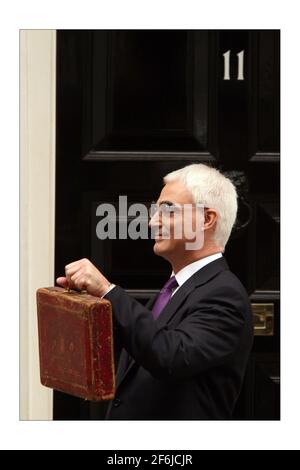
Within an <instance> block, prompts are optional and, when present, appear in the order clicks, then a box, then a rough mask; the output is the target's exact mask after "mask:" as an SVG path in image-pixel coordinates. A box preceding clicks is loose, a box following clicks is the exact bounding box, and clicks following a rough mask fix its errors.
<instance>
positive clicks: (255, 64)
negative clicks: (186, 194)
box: [54, 30, 280, 419]
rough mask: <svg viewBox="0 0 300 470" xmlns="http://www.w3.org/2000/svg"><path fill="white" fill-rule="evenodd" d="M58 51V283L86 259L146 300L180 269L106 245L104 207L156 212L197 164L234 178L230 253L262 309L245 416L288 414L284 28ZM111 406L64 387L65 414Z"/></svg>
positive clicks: (98, 412) (91, 414) (97, 415)
mask: <svg viewBox="0 0 300 470" xmlns="http://www.w3.org/2000/svg"><path fill="white" fill-rule="evenodd" d="M57 48H58V49H57V162H56V256H55V266H56V275H60V274H61V273H62V272H63V270H64V266H65V265H66V264H67V263H69V262H71V261H73V260H75V259H79V258H81V257H88V258H90V259H91V260H92V261H93V262H94V263H95V264H96V265H98V266H99V267H100V268H101V269H102V270H103V272H104V273H105V274H106V275H107V276H108V277H109V278H110V279H111V280H112V281H114V282H116V283H118V284H120V285H122V286H123V287H124V288H125V289H127V290H128V292H129V293H130V295H133V296H134V297H135V298H137V299H139V300H140V301H141V302H143V303H145V302H146V301H147V300H148V299H149V298H150V297H152V296H153V295H155V293H156V292H157V291H158V289H159V288H160V286H161V285H162V284H163V283H164V280H165V278H166V276H168V274H169V271H170V267H169V265H168V264H167V263H166V262H165V261H164V260H162V259H160V258H158V257H155V256H154V255H153V253H152V245H153V243H152V241H151V240H136V241H132V240H118V239H117V240H99V239H98V238H97V236H96V227H97V223H98V222H99V220H100V218H99V217H98V216H97V215H96V208H97V206H98V205H99V204H100V203H102V202H106V203H112V204H114V205H115V207H116V208H118V203H119V196H120V195H126V196H127V197H128V204H129V203H131V202H143V203H147V204H149V205H150V203H151V201H153V200H155V199H156V198H157V195H158V194H159V192H160V189H161V185H162V178H163V176H164V175H165V174H166V173H168V172H170V171H172V170H175V169H177V168H180V167H182V166H184V165H187V164H189V163H193V162H204V163H208V164H211V165H214V166H216V167H217V168H220V169H221V170H222V171H225V172H226V173H227V174H228V176H229V177H230V178H232V180H233V181H234V182H235V184H236V187H237V189H238V194H239V212H238V220H237V223H236V225H235V227H234V231H233V234H232V237H231V239H230V241H229V243H228V245H227V247H226V258H227V260H228V262H229V265H230V266H231V268H232V270H233V271H234V272H235V273H236V274H237V275H238V276H239V278H240V279H241V281H242V282H243V284H244V285H245V287H246V289H247V291H248V293H249V296H250V299H251V302H252V303H253V310H254V314H255V312H258V313H256V317H255V318H256V321H257V324H256V326H257V330H256V333H257V335H256V336H255V342H254V347H253V353H252V356H251V359H250V361H249V366H248V370H247V374H246V378H245V384H244V387H243V392H242V394H241V397H240V399H239V402H238V404H237V407H236V412H235V418H236V419H279V344H280V343H279V338H280V320H279V319H280V317H279V315H280V312H279V233H280V232H279V217H280V213H279V177H280V176H279V151H280V148H279V111H280V110H279V103H280V96H279V31H273V30H265V31H249V30H241V31H240V30H233V31H232V30H222V31H185V30H179V31H177V30H174V31H173V30H168V31H163V30H153V31H152V30H150V31H147V30H142V31H139V30H134V31H126V30H122V31H82V30H81V31H71V30H68V31H58V38H57ZM119 222H120V223H122V222H121V219H120V220H119ZM257 305H258V307H257ZM265 305H269V306H270V305H271V306H272V307H271V310H272V312H273V314H272V315H273V316H272V319H270V318H271V317H270V316H268V317H265V316H264V312H269V310H268V309H269V307H267V308H266V309H265V308H264V306H265ZM257 308H258V310H257ZM259 312H260V313H259ZM267 321H268V322H270V321H272V322H273V330H272V331H273V333H272V334H271V335H270V334H269V333H270V330H268V328H267V327H269V323H268V325H267V324H266V322H267ZM265 327H266V328H265ZM115 339H116V361H117V360H118V355H119V349H120V344H119V342H118V338H117V337H116V338H115ZM105 409H106V405H105V404H101V405H97V404H92V403H87V402H83V401H82V400H80V399H77V398H74V397H70V396H67V395H64V394H61V393H59V392H55V396H54V417H55V419H102V418H103V416H104V413H105Z"/></svg>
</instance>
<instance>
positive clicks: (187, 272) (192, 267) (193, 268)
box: [100, 253, 222, 299]
mask: <svg viewBox="0 0 300 470" xmlns="http://www.w3.org/2000/svg"><path fill="white" fill-rule="evenodd" d="M221 257H222V253H215V254H213V255H210V256H206V257H205V258H202V259H198V260H197V261H194V262H193V263H190V264H188V265H187V266H185V267H184V268H182V269H181V270H180V271H178V273H177V274H175V278H176V281H177V282H178V287H176V289H174V290H173V292H172V296H173V295H174V294H175V292H176V291H177V290H178V289H179V287H180V286H182V284H184V283H185V281H187V280H188V279H189V278H190V277H191V276H192V275H193V274H195V272H197V271H199V269H201V268H204V266H206V265H207V264H209V263H211V262H212V261H215V260H216V259H219V258H221ZM171 276H174V272H172V274H171ZM114 287H116V286H115V284H110V286H109V288H108V290H107V291H106V292H105V294H103V295H102V296H101V297H100V298H101V299H103V298H104V297H105V296H106V294H108V293H109V292H110V291H111V290H112V289H114Z"/></svg>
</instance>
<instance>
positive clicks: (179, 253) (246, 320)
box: [57, 164, 253, 420]
mask: <svg viewBox="0 0 300 470" xmlns="http://www.w3.org/2000/svg"><path fill="white" fill-rule="evenodd" d="M164 183H165V185H164V187H163V189H162V191H161V194H160V196H159V198H158V200H157V202H156V210H154V213H153V215H152V218H151V220H150V226H151V227H152V228H153V229H154V231H155V244H154V252H155V254H157V255H159V256H162V257H164V258H165V259H166V260H167V261H168V262H169V263H170V264H171V266H172V271H173V272H172V275H171V277H170V279H169V280H168V281H167V283H166V285H165V286H164V288H163V289H162V290H161V292H160V294H159V295H158V296H157V298H156V299H154V300H153V301H150V302H149V303H148V305H147V306H146V307H144V306H143V305H141V304H140V303H139V302H137V301H136V300H134V299H133V298H131V297H130V296H128V295H127V293H126V292H125V291H124V290H123V289H122V288H121V287H119V286H115V285H113V284H111V283H110V282H109V280H108V279H106V278H105V277H104V276H103V274H102V273H101V272H100V271H99V270H98V269H97V268H96V267H95V266H93V264H92V263H91V262H90V261H89V260H86V259H84V260H79V261H75V262H74V263H71V264H69V265H68V266H66V277H63V278H58V279H57V282H58V284H60V285H62V286H67V285H71V286H73V287H76V288H78V289H83V288H85V289H87V291H88V292H90V293H91V294H93V295H98V296H100V297H102V296H105V298H107V299H108V300H110V302H111V303H112V309H113V316H114V322H115V324H116V326H117V328H118V330H119V334H120V336H121V340H122V343H123V347H124V350H123V352H122V354H121V357H120V361H119V366H118V371H117V389H116V397H115V399H114V401H113V402H112V403H111V405H110V407H109V410H108V414H107V418H108V419H144V420H145V419H160V420H161V419H230V418H231V416H232V412H233V410H234V405H235V403H236V400H237V398H238V396H239V393H240V390H241V386H242V381H243V376H244V373H245V368H246V364H247V359H248V356H249V353H250V350H251V346H252V340H253V328H252V315H251V308H250V303H249V299H248V296H247V293H246V292H245V290H244V288H243V286H242V285H241V283H240V282H239V280H238V279H237V278H236V277H235V275H234V274H233V273H231V271H230V270H229V268H228V265H227V263H226V261H225V258H224V257H223V255H222V253H223V252H224V249H225V245H226V242H227V240H228V238H229V236H230V233H231V230H232V227H233V224H234V221H235V218H236V213H237V195H236V191H235V188H234V186H233V184H232V183H231V181H230V180H229V179H227V178H226V177H225V176H224V175H222V174H221V173H220V172H219V171H218V170H216V169H214V168H210V167H208V166H206V165H203V164H193V165H189V166H187V167H185V168H182V169H180V170H177V171H174V172H172V173H170V174H168V175H167V176H166V177H165V178H164ZM198 206H199V207H200V206H201V207H202V212H201V211H200V213H201V215H202V219H201V220H202V225H201V228H200V230H201V231H202V243H200V244H195V246H194V248H193V249H190V248H188V247H189V245H188V242H190V241H191V239H190V237H187V236H186V232H185V230H182V235H181V236H180V237H178V236H176V233H178V232H176V227H177V229H178V225H182V223H183V220H184V210H185V208H186V207H188V208H190V210H189V211H188V213H189V216H190V218H191V220H192V227H197V223H196V222H197V214H199V212H198Z"/></svg>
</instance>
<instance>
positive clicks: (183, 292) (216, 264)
mask: <svg viewBox="0 0 300 470" xmlns="http://www.w3.org/2000/svg"><path fill="white" fill-rule="evenodd" d="M226 269H229V268H228V265H227V262H226V260H225V258H223V257H222V258H219V259H217V260H215V261H212V262H211V263H209V264H207V265H206V266H204V267H203V268H201V269H199V271H197V272H195V274H193V276H191V277H190V278H189V279H188V280H187V281H186V282H185V283H184V284H182V286H180V288H179V289H178V291H177V292H175V294H174V295H173V296H172V297H171V299H170V301H169V302H168V304H167V305H166V307H165V308H164V310H163V311H162V312H161V314H160V315H159V317H158V319H157V322H158V324H159V325H163V324H166V323H168V322H169V321H170V320H171V318H172V317H173V316H174V315H175V313H176V312H177V311H178V309H179V307H180V305H181V304H182V303H183V302H184V300H185V299H186V298H187V296H188V295H189V294H190V293H191V292H192V291H193V290H194V289H195V288H196V287H199V286H201V285H203V284H206V283H207V282H208V281H209V280H210V279H212V278H213V277H215V276H216V275H217V274H218V273H219V272H221V271H224V270H226Z"/></svg>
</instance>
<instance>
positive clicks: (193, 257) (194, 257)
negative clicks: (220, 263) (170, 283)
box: [171, 246, 222, 274]
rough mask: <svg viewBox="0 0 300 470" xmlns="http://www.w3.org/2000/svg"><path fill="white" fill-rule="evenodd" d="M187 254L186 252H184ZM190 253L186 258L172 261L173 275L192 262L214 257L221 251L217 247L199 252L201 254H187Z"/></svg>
mask: <svg viewBox="0 0 300 470" xmlns="http://www.w3.org/2000/svg"><path fill="white" fill-rule="evenodd" d="M185 253H187V252H185ZM188 253H190V254H189V255H187V256H184V257H182V258H181V259H178V260H174V261H173V262H172V263H171V265H172V269H173V271H174V274H176V273H178V272H179V271H181V269H183V268H185V266H187V265H188V264H191V263H194V261H198V260H200V259H203V258H207V256H211V255H214V254H216V253H222V249H221V248H220V247H218V246H214V247H210V248H207V249H205V250H201V252H192V251H190V252H188Z"/></svg>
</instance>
